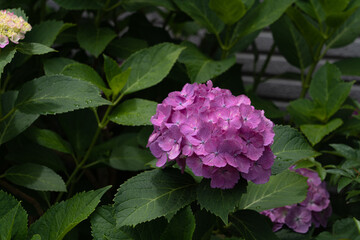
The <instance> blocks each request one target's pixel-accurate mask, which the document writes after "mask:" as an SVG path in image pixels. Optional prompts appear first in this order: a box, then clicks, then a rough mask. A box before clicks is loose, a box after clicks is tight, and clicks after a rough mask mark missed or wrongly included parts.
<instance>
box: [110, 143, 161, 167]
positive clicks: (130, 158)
mask: <svg viewBox="0 0 360 240" xmlns="http://www.w3.org/2000/svg"><path fill="white" fill-rule="evenodd" d="M152 160H154V156H153V155H152V154H151V153H150V152H149V151H148V150H144V149H142V148H139V147H138V146H131V145H130V146H127V145H122V146H115V147H114V149H113V151H112V152H111V155H110V158H109V165H110V166H111V167H113V168H115V169H118V170H123V171H140V170H145V169H148V168H149V167H148V166H146V164H147V163H149V162H150V161H152Z"/></svg>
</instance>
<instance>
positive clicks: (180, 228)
mask: <svg viewBox="0 0 360 240" xmlns="http://www.w3.org/2000/svg"><path fill="white" fill-rule="evenodd" d="M194 230H195V217H194V215H193V213H192V211H191V208H190V206H187V207H186V208H184V209H182V210H180V211H179V212H178V213H176V214H175V216H174V217H173V218H172V219H171V221H170V222H169V224H168V225H167V227H166V229H165V231H164V233H163V234H162V235H161V238H160V240H168V239H172V240H184V239H192V236H193V233H194Z"/></svg>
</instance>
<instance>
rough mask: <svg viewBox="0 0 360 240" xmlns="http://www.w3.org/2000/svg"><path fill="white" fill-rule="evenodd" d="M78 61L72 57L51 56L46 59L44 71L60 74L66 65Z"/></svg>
mask: <svg viewBox="0 0 360 240" xmlns="http://www.w3.org/2000/svg"><path fill="white" fill-rule="evenodd" d="M72 63H76V61H74V60H72V59H70V58H62V57H59V58H49V59H46V60H44V72H45V75H56V74H60V73H61V72H62V70H63V69H64V67H65V66H67V65H70V64H72Z"/></svg>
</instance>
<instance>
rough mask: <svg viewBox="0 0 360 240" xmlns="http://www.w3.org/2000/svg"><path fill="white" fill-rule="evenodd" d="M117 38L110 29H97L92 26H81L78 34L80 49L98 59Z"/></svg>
mask: <svg viewBox="0 0 360 240" xmlns="http://www.w3.org/2000/svg"><path fill="white" fill-rule="evenodd" d="M115 37H116V34H115V32H114V31H113V30H111V29H110V28H96V27H95V26H93V25H91V24H85V25H81V26H79V28H78V33H77V39H78V41H79V44H80V47H81V48H83V49H85V50H86V51H88V52H90V53H91V54H93V55H94V56H95V57H96V58H97V57H98V56H99V55H100V54H101V53H102V52H103V51H104V50H105V48H106V46H107V45H108V44H109V43H110V42H111V40H113V39H114V38H115Z"/></svg>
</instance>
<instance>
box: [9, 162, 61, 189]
mask: <svg viewBox="0 0 360 240" xmlns="http://www.w3.org/2000/svg"><path fill="white" fill-rule="evenodd" d="M5 177H6V179H7V180H9V181H10V182H12V183H14V184H17V185H20V186H23V187H26V188H29V189H34V190H38V191H54V192H66V186H65V182H64V181H63V180H62V178H61V177H60V176H59V175H58V174H57V173H55V172H54V171H53V170H51V169H50V168H48V167H45V166H42V165H38V164H34V163H25V164H21V165H15V166H13V167H11V168H9V169H8V170H7V171H6V172H5Z"/></svg>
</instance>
